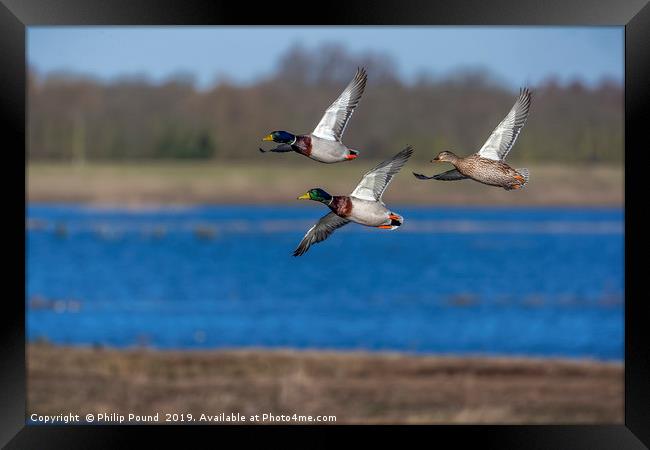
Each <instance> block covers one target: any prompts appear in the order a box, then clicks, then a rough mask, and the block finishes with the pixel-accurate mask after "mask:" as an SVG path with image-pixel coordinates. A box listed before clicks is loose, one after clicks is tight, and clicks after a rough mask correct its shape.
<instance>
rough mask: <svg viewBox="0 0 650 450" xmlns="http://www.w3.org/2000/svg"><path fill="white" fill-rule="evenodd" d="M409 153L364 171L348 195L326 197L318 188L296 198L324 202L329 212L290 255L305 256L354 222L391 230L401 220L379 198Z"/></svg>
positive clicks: (398, 224)
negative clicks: (344, 226) (316, 245)
mask: <svg viewBox="0 0 650 450" xmlns="http://www.w3.org/2000/svg"><path fill="white" fill-rule="evenodd" d="M412 154H413V149H412V148H411V147H407V148H405V149H404V150H402V151H401V152H399V153H398V154H397V155H395V156H393V157H392V158H391V159H388V160H386V161H384V162H382V163H381V164H379V165H378V166H377V167H375V168H374V169H372V170H371V171H369V172H367V173H366V174H365V175H364V176H363V178H362V179H361V182H360V183H359V184H358V185H357V187H356V188H355V189H354V191H352V193H351V194H350V195H330V194H328V193H327V192H325V190H323V189H321V188H313V189H310V190H309V191H307V192H306V193H305V194H303V195H301V196H300V197H298V199H299V200H314V201H317V202H321V203H324V204H325V205H327V207H328V208H329V209H331V210H332V212H330V213H329V214H326V215H325V216H323V217H322V218H321V219H320V220H319V221H318V222H317V223H316V225H314V226H313V227H311V228H310V229H309V231H307V234H305V237H303V238H302V241H300V244H299V245H298V248H296V250H295V251H294V252H293V256H300V255H303V254H305V252H306V251H307V250H309V247H310V246H311V245H312V244H316V243H318V242H321V241H324V240H325V239H327V238H328V237H329V235H330V234H332V233H333V232H334V231H335V230H336V229H338V228H341V227H342V226H343V225H347V224H348V223H350V222H356V223H359V224H361V225H366V226H369V227H376V228H381V229H384V230H394V229H396V228H398V227H399V226H400V225H402V223H404V219H403V218H402V216H400V215H399V214H396V213H394V212H392V211H391V210H389V209H388V208H387V207H386V205H385V204H384V202H383V201H382V199H381V197H382V195H383V194H384V191H385V190H386V187H387V186H388V184H389V183H390V182H391V180H392V179H393V176H395V174H396V173H397V172H399V170H400V169H401V168H402V166H403V165H404V163H406V161H407V160H408V159H409V158H410V157H411V155H412Z"/></svg>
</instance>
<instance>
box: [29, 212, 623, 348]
mask: <svg viewBox="0 0 650 450" xmlns="http://www.w3.org/2000/svg"><path fill="white" fill-rule="evenodd" d="M319 206H320V205H311V204H310V205H305V206H300V207H284V206H241V207H238V206H235V207H233V206H218V207H188V208H161V209H149V210H140V211H135V210H128V209H101V208H93V207H87V206H79V205H65V204H60V205H47V206H46V205H31V206H30V207H29V208H28V216H27V217H28V221H27V225H28V238H27V299H26V301H27V334H28V339H29V340H36V339H47V340H49V341H52V342H56V343H62V344H84V345H86V344H94V345H108V346H117V347H125V346H134V345H147V346H151V347H156V348H215V347H251V346H254V347H292V348H317V349H354V350H358V349H364V350H394V351H408V352H418V353H463V354H502V355H529V356H568V357H589V358H599V359H618V360H620V359H622V358H623V297H624V284H623V275H624V267H623V242H624V231H623V228H624V227H623V211H622V210H621V209H562V208H516V209H515V208H513V209H503V208H501V209H500V208H496V209H495V208H440V207H427V208H414V207H402V208H400V207H398V205H394V210H395V211H397V212H399V213H400V214H402V215H403V216H404V217H405V219H406V220H405V224H404V225H403V226H402V227H401V228H400V229H399V230H397V231H386V230H378V229H370V228H366V227H361V226H358V225H354V224H352V225H348V226H346V227H344V228H342V229H340V230H338V231H337V232H336V233H334V235H333V236H331V237H330V238H329V239H328V240H326V241H325V242H323V243H320V244H317V245H315V246H312V248H311V249H310V251H309V252H308V253H307V254H306V255H305V256H303V257H300V258H294V257H292V256H291V252H292V250H293V249H294V248H295V247H296V245H297V244H298V242H299V241H300V239H301V238H302V236H303V234H304V232H305V231H306V230H307V229H308V228H309V227H310V226H311V225H312V224H313V222H314V221H315V220H317V219H318V218H319V217H320V216H321V215H323V214H324V213H325V209H324V208H322V207H319Z"/></svg>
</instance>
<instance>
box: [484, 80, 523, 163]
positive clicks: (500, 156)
mask: <svg viewBox="0 0 650 450" xmlns="http://www.w3.org/2000/svg"><path fill="white" fill-rule="evenodd" d="M530 100H531V94H530V90H529V89H528V88H524V89H521V91H520V92H519V98H518V99H517V101H516V102H515V104H514V106H513V107H512V109H511V110H510V112H509V113H508V115H507V116H506V117H505V119H503V120H502V121H501V123H500V124H499V126H498V127H496V128H495V129H494V131H493V132H492V134H491V135H490V137H489V138H488V140H487V141H486V142H485V144H483V147H481V149H480V150H479V151H478V155H479V156H481V157H483V158H488V159H494V160H496V161H502V160H504V159H505V158H506V156H507V155H508V152H509V151H510V149H511V148H512V146H513V145H515V141H516V140H517V137H518V136H519V132H520V131H521V129H522V128H523V126H524V125H525V124H526V119H528V111H529V109H530Z"/></svg>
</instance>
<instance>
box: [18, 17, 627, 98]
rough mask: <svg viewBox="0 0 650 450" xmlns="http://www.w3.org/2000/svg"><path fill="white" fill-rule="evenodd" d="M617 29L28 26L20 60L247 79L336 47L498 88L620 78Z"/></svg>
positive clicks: (157, 76)
mask: <svg viewBox="0 0 650 450" xmlns="http://www.w3.org/2000/svg"><path fill="white" fill-rule="evenodd" d="M623 32H624V29H623V27H570V28H569V27H403V26H401V27H30V28H29V29H28V32H27V58H28V62H29V64H30V66H31V67H33V68H34V69H36V71H37V72H38V73H40V74H46V73H50V72H61V71H65V72H71V73H77V74H84V75H91V76H93V77H96V78H99V79H101V80H106V81H109V80H111V79H114V78H116V77H122V76H133V75H145V76H147V77H149V78H150V79H151V80H153V81H155V82H159V81H163V80H165V79H167V78H169V77H170V76H174V75H176V74H179V73H190V74H192V75H193V76H194V77H195V79H196V81H197V84H198V86H199V87H201V88H205V87H209V86H210V85H211V84H212V83H213V82H214V81H215V79H217V77H222V76H225V77H227V78H229V79H231V80H233V81H234V82H237V83H250V82H253V81H255V80H256V79H258V78H260V77H264V76H266V75H268V74H270V73H271V72H272V71H273V69H274V68H275V67H276V64H277V61H278V58H279V56H280V55H281V54H282V53H283V52H284V51H286V49H287V48H288V47H289V46H291V45H293V44H295V43H301V44H303V45H304V46H305V47H307V48H314V47H316V46H318V45H319V44H322V43H339V44H344V45H345V46H347V47H348V49H349V50H350V51H352V52H363V51H367V50H372V51H376V52H383V53H387V54H388V55H390V56H391V57H392V58H393V59H394V60H395V62H396V64H397V71H398V73H399V74H400V75H401V76H402V78H403V79H405V80H406V81H409V80H412V79H414V78H415V77H416V76H417V74H418V73H422V72H428V73H429V74H432V75H434V76H440V75H445V74H447V73H450V72H453V71H455V70H458V69H459V68H485V69H487V70H488V71H490V72H491V73H492V74H493V75H495V76H496V77H497V79H498V80H500V81H502V82H503V83H505V84H506V85H509V86H511V87H512V88H516V87H518V86H520V85H522V84H524V83H528V84H531V85H535V84H536V83H538V82H539V81H541V80H544V79H546V78H548V77H550V76H553V77H556V78H558V79H559V81H560V82H564V83H566V82H570V81H572V80H574V79H581V80H583V81H584V82H586V83H588V84H591V85H593V84H595V83H598V82H599V81H600V80H602V79H603V78H611V79H614V80H617V81H620V82H621V83H622V82H623V73H624V68H623V50H624V48H623Z"/></svg>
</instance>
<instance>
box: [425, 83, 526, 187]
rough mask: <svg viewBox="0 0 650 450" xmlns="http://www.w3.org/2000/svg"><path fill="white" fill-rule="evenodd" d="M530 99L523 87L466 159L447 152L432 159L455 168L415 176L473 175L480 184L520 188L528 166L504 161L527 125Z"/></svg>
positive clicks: (452, 178) (449, 177)
mask: <svg viewBox="0 0 650 450" xmlns="http://www.w3.org/2000/svg"><path fill="white" fill-rule="evenodd" d="M530 100H531V93H530V90H528V89H527V88H524V89H522V90H521V91H520V93H519V98H518V99H517V101H516V102H515V105H514V106H513V107H512V109H511V110H510V112H509V113H508V115H507V116H506V117H505V119H503V120H502V121H501V123H500V124H499V126H497V127H496V128H495V129H494V131H493V132H492V134H491V135H490V137H489V138H488V140H487V141H486V142H485V144H483V147H481V149H480V150H479V151H478V153H474V154H473V155H470V156H466V157H464V158H463V157H460V156H456V155H455V154H453V153H452V152H448V151H444V152H440V153H439V154H438V156H436V157H435V158H433V159H432V160H431V162H440V161H444V162H449V163H452V164H453V165H454V166H455V169H452V170H448V171H447V172H443V173H440V174H438V175H434V176H431V177H427V176H424V175H421V174H419V173H413V175H415V177H416V178H418V179H420V180H431V179H433V180H443V181H455V180H464V179H465V178H471V179H473V180H476V181H478V182H479V183H483V184H487V185H490V186H499V187H502V188H504V189H506V190H508V191H509V190H511V189H521V188H522V187H524V186H525V185H526V183H528V176H529V174H528V169H513V168H512V167H510V166H509V165H508V164H506V163H505V162H503V160H504V159H505V158H506V156H507V155H508V152H509V151H510V149H511V148H512V146H513V145H514V144H515V141H516V140H517V137H518V136H519V133H520V132H521V129H522V128H523V126H524V125H525V124H526V119H527V118H528V110H529V108H530Z"/></svg>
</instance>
